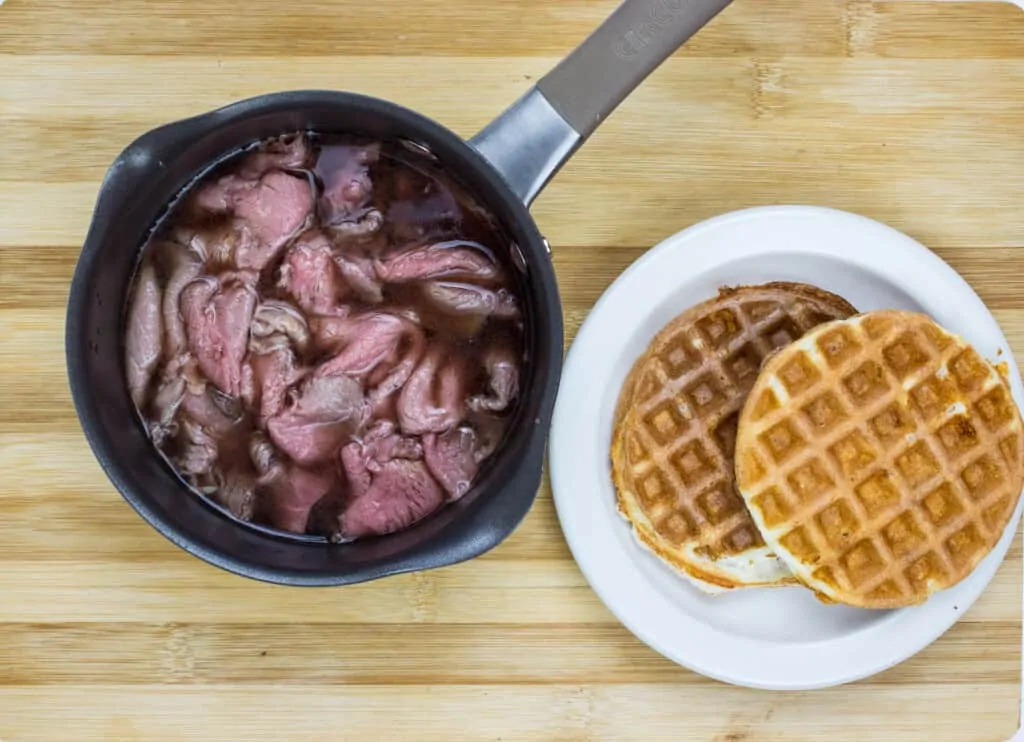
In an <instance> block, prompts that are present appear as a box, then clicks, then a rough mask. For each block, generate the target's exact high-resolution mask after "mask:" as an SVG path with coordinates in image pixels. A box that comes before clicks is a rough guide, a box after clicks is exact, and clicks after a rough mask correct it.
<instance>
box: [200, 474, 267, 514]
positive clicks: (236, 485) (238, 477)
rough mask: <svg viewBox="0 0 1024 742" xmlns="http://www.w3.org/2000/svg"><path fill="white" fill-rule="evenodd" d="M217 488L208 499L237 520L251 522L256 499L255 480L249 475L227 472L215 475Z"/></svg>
mask: <svg viewBox="0 0 1024 742" xmlns="http://www.w3.org/2000/svg"><path fill="white" fill-rule="evenodd" d="M215 479H216V480H217V488H216V489H215V490H214V491H213V492H211V493H210V498H211V499H212V500H213V501H214V502H216V503H217V504H218V505H220V506H221V507H223V508H225V509H226V510H227V511H228V512H229V513H231V514H232V515H233V516H235V517H236V518H238V519H239V520H244V521H249V520H252V516H253V510H254V507H253V506H254V504H255V499H256V480H255V479H254V478H253V476H252V475H251V474H249V473H244V472H238V471H234V470H232V471H229V472H228V473H227V474H219V473H217V474H215Z"/></svg>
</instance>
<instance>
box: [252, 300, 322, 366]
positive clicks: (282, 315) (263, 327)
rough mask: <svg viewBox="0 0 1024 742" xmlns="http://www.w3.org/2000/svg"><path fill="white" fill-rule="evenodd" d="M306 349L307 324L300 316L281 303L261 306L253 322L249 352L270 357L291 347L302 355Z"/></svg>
mask: <svg viewBox="0 0 1024 742" xmlns="http://www.w3.org/2000/svg"><path fill="white" fill-rule="evenodd" d="M308 345H309V324H308V323H307V322H306V317H305V316H304V315H303V314H302V312H300V311H299V310H298V309H296V308H295V307H294V306H292V305H291V304H289V303H288V302H284V301H275V300H273V299H268V300H265V301H262V302H260V305H259V306H258V307H257V308H256V312H255V314H254V315H253V318H252V327H251V328H250V335H249V349H250V350H252V351H253V352H255V353H269V352H271V351H272V350H276V349H278V348H281V347H291V348H294V349H295V350H297V351H298V352H300V353H304V352H305V351H306V347H307V346H308Z"/></svg>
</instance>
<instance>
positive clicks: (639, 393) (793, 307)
mask: <svg viewBox="0 0 1024 742" xmlns="http://www.w3.org/2000/svg"><path fill="white" fill-rule="evenodd" d="M744 296H745V297H746V298H745V299H744V300H742V301H739V300H737V301H713V302H710V303H708V304H707V305H706V308H705V309H704V311H702V312H701V311H698V312H697V313H696V314H695V315H691V318H690V320H689V321H686V320H685V317H684V318H682V319H683V321H680V322H677V323H673V325H671V326H669V327H668V328H666V329H665V330H664V331H662V333H660V334H659V336H658V337H657V338H656V339H655V341H654V342H653V343H652V344H651V346H650V350H649V351H648V354H647V355H646V357H645V358H644V359H642V360H641V362H640V363H638V364H637V365H636V366H635V368H636V369H637V370H638V374H639V375H638V379H637V383H636V386H635V388H634V394H633V399H632V402H633V406H632V408H631V409H630V411H629V413H628V414H627V416H626V417H625V419H624V420H622V422H621V425H622V427H623V429H624V430H626V431H627V432H626V434H625V450H626V457H627V461H628V468H629V472H628V473H627V477H628V478H629V479H630V480H631V482H630V483H631V484H632V485H634V486H632V487H629V488H628V489H631V490H633V491H634V492H635V493H636V496H637V498H638V500H639V505H640V508H641V509H642V510H643V511H644V514H645V515H646V516H647V518H648V519H649V520H650V522H651V524H652V527H653V529H654V530H655V531H656V532H657V534H658V536H659V537H660V538H661V539H664V540H665V541H668V542H669V543H670V544H671V545H672V546H674V547H677V548H678V547H680V546H681V545H683V544H684V543H688V544H695V545H696V548H695V551H696V553H697V554H700V555H701V556H702V557H705V558H707V559H710V560H716V559H718V558H720V557H721V556H723V555H736V554H741V553H743V552H745V551H748V550H750V549H756V548H759V547H764V540H763V539H762V537H761V534H760V533H759V532H758V530H757V528H756V526H755V525H754V523H753V521H752V519H751V517H750V514H749V512H748V511H747V509H746V506H745V505H744V503H743V500H742V499H741V498H740V497H739V494H738V492H737V491H736V489H735V478H734V467H733V452H734V448H735V442H736V425H737V422H738V419H739V414H740V411H741V409H742V406H743V403H744V402H745V400H746V396H747V394H748V392H749V391H750V389H751V387H752V386H753V384H754V381H755V379H756V378H757V374H758V371H759V370H760V367H761V364H762V360H763V359H764V358H765V357H767V356H768V355H769V354H770V353H771V352H773V351H775V350H776V349H778V348H780V347H783V346H785V345H787V344H789V343H791V342H792V341H794V340H796V339H797V338H799V337H801V336H802V335H803V334H804V333H805V332H806V331H807V330H809V329H810V328H812V327H814V326H816V325H818V324H821V323H822V322H826V321H831V320H833V319H836V318H845V317H847V316H849V315H850V314H852V307H848V306H846V307H833V306H829V305H828V304H827V303H825V302H817V301H814V300H811V299H800V298H796V297H794V298H793V299H790V300H788V301H779V300H778V298H777V297H778V296H779V290H778V289H775V290H771V291H765V292H758V291H750V292H749V293H746V294H744ZM703 306H704V305H702V307H703ZM846 310H849V311H846ZM780 567H781V565H780ZM783 572H785V570H784V569H783Z"/></svg>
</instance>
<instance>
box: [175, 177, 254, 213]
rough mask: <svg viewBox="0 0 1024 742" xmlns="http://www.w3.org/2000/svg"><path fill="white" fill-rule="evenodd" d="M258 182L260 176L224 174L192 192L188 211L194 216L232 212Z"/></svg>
mask: <svg viewBox="0 0 1024 742" xmlns="http://www.w3.org/2000/svg"><path fill="white" fill-rule="evenodd" d="M258 184H259V178H258V177H251V178H249V177H242V176H241V175H239V174H238V173H228V174H227V175H222V176H221V177H219V178H217V179H216V180H214V181H211V182H209V183H206V184H204V185H202V186H200V187H199V188H197V189H196V190H195V192H194V193H192V195H191V196H190V197H189V203H188V205H187V207H186V208H187V213H189V215H190V216H192V217H193V218H195V217H202V216H207V215H210V214H230V213H231V212H232V211H234V208H235V202H236V201H237V200H238V199H239V198H240V197H241V196H242V194H244V193H245V192H246V191H251V190H253V189H255V188H256V187H257V185H258Z"/></svg>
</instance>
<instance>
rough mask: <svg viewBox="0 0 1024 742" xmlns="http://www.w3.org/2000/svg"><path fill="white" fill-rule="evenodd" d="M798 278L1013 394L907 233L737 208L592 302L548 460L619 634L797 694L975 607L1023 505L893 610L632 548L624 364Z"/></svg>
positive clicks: (559, 505)
mask: <svg viewBox="0 0 1024 742" xmlns="http://www.w3.org/2000/svg"><path fill="white" fill-rule="evenodd" d="M765 281H800V282H805V283H810V284H813V285H816V286H819V287H821V288H824V289H827V290H829V291H833V292H835V293H837V294H839V295H840V296H843V297H844V298H846V299H847V300H848V301H849V302H851V303H852V304H853V305H854V306H855V307H857V309H858V310H860V311H867V310H872V309H881V308H886V307H889V308H901V309H908V310H915V311H922V312H926V313H928V314H929V315H931V316H932V317H933V318H935V320H936V321H938V322H939V324H941V325H943V326H945V327H946V328H948V329H950V330H951V331H953V332H956V333H959V334H961V335H962V336H964V337H965V338H966V339H967V340H968V341H969V342H971V343H972V344H974V345H975V347H976V348H978V351H979V352H980V353H982V355H983V356H985V357H986V358H989V359H990V360H992V361H1005V362H1006V364H1007V367H1008V371H1009V377H1010V380H1011V387H1012V391H1013V396H1014V398H1015V400H1016V401H1017V404H1018V405H1020V404H1021V400H1024V387H1022V385H1021V380H1020V374H1019V373H1018V370H1017V366H1016V364H1015V363H1014V360H1013V357H1012V355H1011V353H1010V350H1009V346H1008V344H1007V342H1006V339H1005V338H1004V337H1003V333H1002V331H1001V330H1000V328H999V325H998V324H997V323H996V321H995V319H994V318H993V317H992V315H991V314H990V313H989V311H988V310H987V309H986V308H985V305H984V304H983V303H982V302H981V300H980V299H979V298H978V296H977V295H976V294H975V293H974V291H973V290H972V289H971V287H970V286H969V285H968V284H967V283H966V282H965V281H964V280H963V279H962V278H961V277H960V276H959V275H958V274H957V273H956V272H955V271H954V270H953V269H952V268H950V267H949V266H948V265H947V264H946V263H944V262H943V261H942V260H940V259H939V258H938V257H937V256H936V255H935V254H934V253H932V252H931V251H929V250H928V249H927V248H925V247H924V246H923V245H921V244H920V243H918V242H915V241H914V240H912V239H910V238H909V237H907V236H906V235H904V234H901V233H900V232H897V231H896V230H893V229H891V228H890V227H887V226H884V225H882V224H879V223H877V222H874V221H871V220H870V219H866V218H864V217H860V216H857V215H854V214H849V213H846V212H842V211H836V210H833V209H824V208H816V207H802V206H783V207H766V208H756V209H748V210H744V211H739V212H734V213H731V214H727V215H725V216H721V217H718V218H715V219H711V220H709V221H707V222H703V223H701V224H698V225H696V226H694V227H691V228H690V229H687V230H685V231H683V232H680V233H679V234H677V235H674V236H672V237H670V238H668V239H667V240H665V241H664V242H662V243H661V244H660V245H658V246H657V247H655V248H653V249H652V250H650V251H649V252H647V253H646V254H645V255H644V256H643V257H642V258H640V259H639V260H637V261H636V262H635V263H634V264H633V265H632V266H631V267H630V268H629V269H627V270H626V271H625V272H624V273H623V274H622V275H621V276H620V277H619V278H618V280H616V281H615V283H614V284H613V285H612V286H611V287H610V288H609V289H608V290H607V291H606V292H605V293H604V295H603V296H602V297H601V299H600V300H599V301H598V302H597V304H596V305H595V307H594V309H593V311H592V312H591V313H590V315H589V316H588V318H587V320H586V322H584V324H583V326H582V327H581V328H580V331H579V334H578V335H577V336H576V339H575V341H574V342H573V344H572V348H571V349H570V351H569V353H568V356H567V358H566V363H565V370H564V373H563V376H562V382H561V388H560V391H559V396H558V401H557V405H556V409H555V414H554V419H553V422H552V430H551V438H550V447H549V456H550V471H551V483H552V489H553V492H554V500H555V507H556V509H557V511H558V517H559V520H560V522H561V525H562V530H563V531H564V533H565V536H566V540H567V541H568V543H569V547H570V549H571V550H572V553H573V556H574V557H575V558H576V561H577V562H578V563H579V566H580V568H581V570H582V571H583V574H584V575H585V577H586V578H587V580H588V581H589V583H590V585H591V586H592V587H593V589H594V590H595V592H596V593H597V594H598V596H599V597H600V598H601V600H603V601H604V603H605V604H606V605H607V606H608V608H609V609H610V610H611V611H612V612H613V613H614V614H615V615H616V617H618V619H619V620H620V621H622V623H623V624H624V625H625V626H626V627H627V628H629V630H631V631H632V632H633V633H634V634H636V635H637V636H638V637H639V638H640V639H641V640H642V641H644V642H646V643H647V644H648V645H649V646H651V647H652V648H653V649H655V650H656V651H658V652H660V653H661V654H663V655H665V656H666V657H668V658H669V659H671V660H673V661H675V662H677V663H679V664H680V665H683V666H685V667H688V668H690V669H692V670H694V671H696V672H699V673H701V674H703V675H706V676H709V677H712V678H716V679H718V680H721V681H725V682H728V683H733V684H736V685H745V686H750V687H755V688H769V689H787V690H791V689H810V688H822V687H826V686H832V685H838V684H841V683H846V682H850V681H853V680H858V679H860V678H864V677H866V676H869V675H872V674H874V673H877V672H879V671H881V670H885V669H887V668H889V667H892V666H893V665H895V664H897V663H899V662H901V661H903V660H904V659H906V658H908V657H910V656H911V655H913V654H915V653H916V652H918V651H920V650H921V649H923V648H924V647H926V646H927V645H928V644H930V643H931V642H933V641H935V639H937V638H938V637H939V636H941V635H942V634H943V632H945V631H946V630H947V629H948V628H949V627H950V626H952V625H953V624H954V623H955V622H956V621H957V619H959V618H960V617H961V616H963V615H964V612H965V611H966V610H967V609H968V608H969V607H970V606H971V604H972V603H974V601H975V600H976V599H977V598H978V596H979V595H980V594H981V593H982V591H983V590H984V589H985V587H986V586H987V585H988V583H989V580H991V578H992V575H993V574H995V571H996V569H997V568H998V566H999V564H1000V563H1001V561H1002V559H1003V557H1004V556H1005V554H1006V551H1007V549H1008V548H1009V546H1010V542H1011V540H1012V538H1013V533H1014V530H1015V525H1016V523H1017V522H1018V519H1019V518H1020V514H1021V508H1022V507H1024V498H1022V499H1021V502H1020V503H1018V507H1017V510H1016V512H1015V514H1014V517H1013V520H1012V523H1011V525H1010V526H1009V527H1008V528H1007V530H1006V533H1005V534H1004V535H1003V538H1002V539H1001V540H1000V541H999V543H998V544H997V545H996V547H995V549H994V550H993V552H992V553H991V554H989V556H988V557H987V558H986V559H985V560H984V561H983V562H982V563H981V564H980V565H979V566H978V568H977V569H976V570H975V571H974V573H973V574H972V575H971V576H970V577H968V578H967V579H966V580H964V581H962V582H961V583H960V584H959V585H957V586H956V587H954V588H952V589H949V590H946V591H944V592H941V593H938V594H936V595H934V596H933V597H932V598H931V599H930V600H929V601H928V602H927V603H925V604H924V605H921V606H916V607H914V608H907V609H901V610H894V611H868V610H860V609H855V608H849V607H846V606H835V605H831V606H830V605H825V604H823V603H821V602H819V601H818V600H817V599H816V598H815V597H814V596H813V594H812V593H811V592H810V591H809V590H806V589H804V588H802V587H792V588H770V589H745V590H738V591H735V592H732V593H728V594H725V595H721V596H717V597H711V596H707V595H704V594H702V593H700V592H699V591H698V590H696V589H695V588H694V587H692V586H691V585H690V584H689V583H688V582H687V581H686V580H685V579H684V578H682V577H681V576H680V575H678V574H677V573H675V572H674V571H673V570H672V569H671V568H670V567H668V566H667V565H665V564H663V563H662V562H661V561H660V560H658V559H657V558H656V557H654V556H652V555H651V554H649V553H648V552H647V551H646V550H645V549H643V548H641V547H640V546H639V545H638V543H637V541H636V540H635V539H634V537H633V534H632V529H631V527H630V525H629V524H628V523H627V522H626V521H625V520H624V519H623V518H622V517H621V516H620V515H619V514H618V512H617V510H616V506H615V490H614V487H613V485H612V480H611V467H610V461H609V448H610V446H611V435H612V417H613V412H614V408H615V404H616V400H617V397H618V393H619V389H620V388H621V386H622V384H623V382H624V380H625V378H626V375H627V373H628V372H629V370H630V368H631V366H632V365H633V362H634V361H635V359H636V358H637V357H639V355H640V354H641V353H642V352H643V351H644V349H645V348H646V347H647V344H648V343H649V342H650V340H651V339H652V338H653V337H654V335H655V334H656V333H657V332H658V331H659V330H660V329H661V328H662V327H663V326H664V325H665V324H666V323H667V322H668V321H669V320H671V319H672V318H673V317H675V316H676V315H677V314H679V313H680V312H682V311H683V310H684V309H686V308H687V307H690V306H692V305H694V304H696V303H698V302H700V301H703V300H704V299H708V298H710V297H712V296H714V295H715V294H716V293H717V291H718V289H719V287H721V286H724V285H737V284H755V283H762V282H765Z"/></svg>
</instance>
